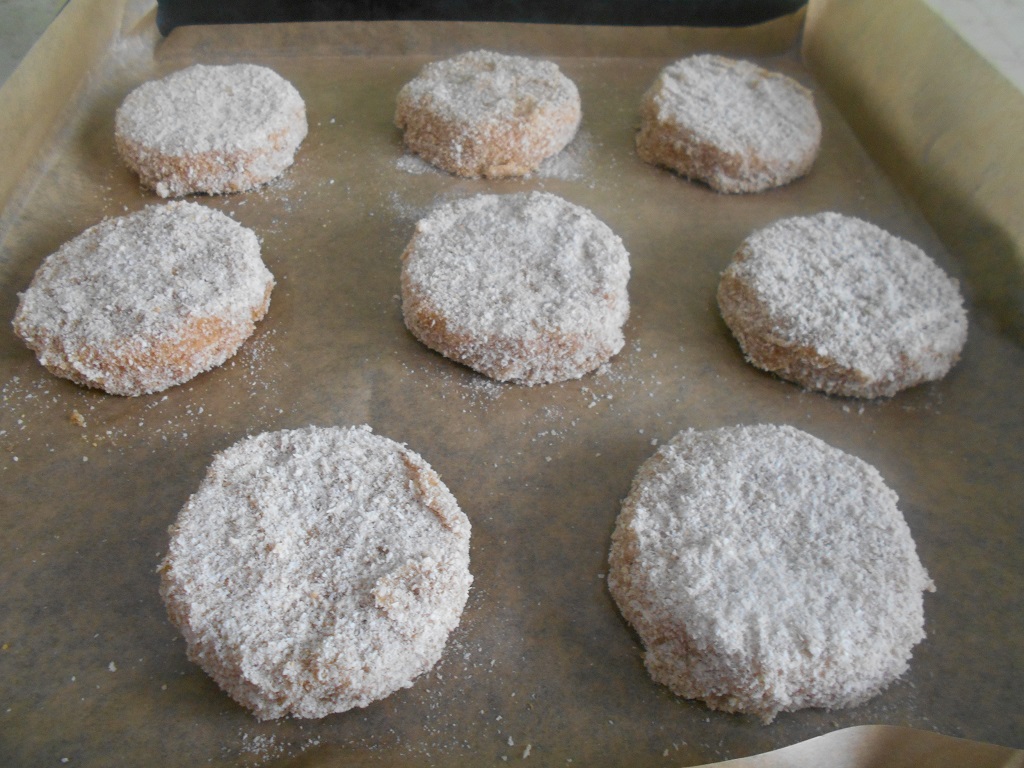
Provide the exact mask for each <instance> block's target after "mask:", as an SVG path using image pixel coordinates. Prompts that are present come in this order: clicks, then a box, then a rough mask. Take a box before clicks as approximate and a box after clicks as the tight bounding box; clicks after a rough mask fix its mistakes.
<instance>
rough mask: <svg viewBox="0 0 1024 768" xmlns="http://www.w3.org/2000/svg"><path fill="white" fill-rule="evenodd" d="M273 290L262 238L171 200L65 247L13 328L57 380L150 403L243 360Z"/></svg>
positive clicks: (40, 275) (23, 303) (47, 266)
mask: <svg viewBox="0 0 1024 768" xmlns="http://www.w3.org/2000/svg"><path fill="white" fill-rule="evenodd" d="M273 286H274V278H273V275H271V274H270V272H269V271H268V270H267V268H266V266H264V264H263V261H262V259H261V258H260V245H259V241H258V240H257V238H256V235H255V233H254V232H252V230H249V229H247V228H245V227H243V226H242V225H241V224H239V223H238V222H236V221H234V220H232V219H230V218H229V217H227V216H225V215H224V214H223V213H220V212H219V211H215V210H212V209H210V208H207V207H205V206H202V205H198V204H196V203H187V202H171V203H167V204H165V205H154V206H149V207H147V208H144V209H143V210H141V211H138V212H136V213H133V214H129V215H127V216H122V217H119V218H114V219H107V220H106V221H103V222H101V223H99V224H97V225H95V226H92V227H90V228H88V229H87V230H85V231H84V232H82V234H80V235H78V236H77V237H75V238H74V239H72V240H70V241H68V242H67V243H65V244H64V245H62V246H61V247H60V248H59V249H58V250H57V251H56V252H55V253H53V254H51V255H50V256H48V257H47V258H46V259H45V260H44V261H43V263H42V264H41V265H40V267H39V269H38V270H37V271H36V274H35V276H34V277H33V279H32V283H31V284H30V285H29V287H28V289H27V290H26V291H25V292H24V293H22V294H21V296H20V302H19V304H18V310H17V313H16V314H15V317H14V323H13V324H14V330H15V332H16V333H17V334H18V336H19V337H21V338H22V340H24V341H25V343H26V344H27V345H28V346H29V347H30V348H31V349H32V350H33V351H34V352H35V353H36V355H37V357H38V358H39V361H40V363H42V364H43V365H44V366H45V367H46V368H48V369H49V370H50V371H51V372H53V373H54V374H56V375H58V376H62V377H64V378H68V379H71V380H72V381H74V382H76V383H77V384H81V385H83V386H89V387H96V388H99V389H103V390H105V391H107V392H109V393H111V394H117V395H141V394H147V393H152V392H159V391H160V390H163V389H166V388H168V387H170V386H173V385H175V384H181V383H182V382H184V381H187V380H189V379H191V378H192V377H194V376H196V375H198V374H199V373H202V372H203V371H206V370H209V369H210V368H213V367H215V366H218V365H220V364H221V363H223V362H224V361H225V360H227V359H228V358H229V357H231V356H232V355H233V354H235V352H236V351H237V350H238V348H239V347H240V346H241V344H242V342H243V341H245V339H247V338H248V337H249V336H250V335H251V334H252V333H253V331H254V330H255V323H256V322H258V321H259V320H260V319H261V318H262V317H263V315H264V314H265V313H266V311H267V307H268V306H269V304H270V292H271V290H272V289H273Z"/></svg>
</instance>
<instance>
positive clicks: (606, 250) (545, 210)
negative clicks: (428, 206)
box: [402, 192, 629, 384]
mask: <svg viewBox="0 0 1024 768" xmlns="http://www.w3.org/2000/svg"><path fill="white" fill-rule="evenodd" d="M628 281H629V254H628V253H627V252H626V249H625V247H624V246H623V244H622V241H621V240H620V239H619V238H618V236H616V235H615V234H614V233H613V232H612V231H611V229H609V228H608V226H607V225H606V224H604V223H603V222H601V221H600V220H598V219H597V217H596V216H594V214H593V213H591V212H590V211H588V210H587V209H585V208H582V207H580V206H578V205H574V204H572V203H570V202H568V201H566V200H563V199H562V198H560V197H557V196H555V195H551V194H547V193H542V192H531V193H522V194H512V195H478V196H476V197H471V198H467V199H463V200H458V201H456V202H454V203H450V204H448V205H445V206H442V207H441V208H438V209H437V210H435V211H434V212H433V213H431V214H430V215H428V216H426V217H425V218H423V219H422V220H420V221H419V222H418V223H417V225H416V231H415V233H414V235H413V237H412V240H411V241H410V242H409V245H408V247H407V248H406V250H405V253H404V254H403V256H402V312H403V315H404V318H405V324H406V326H407V327H408V328H409V330H410V331H411V332H412V334H413V335H414V336H415V337H416V338H418V339H419V340H420V341H421V342H423V343H424V344H425V345H426V346H428V347H430V348H431V349H433V350H435V351H437V352H440V353H441V354H442V355H444V356H445V357H448V358H450V359H452V360H455V361H457V362H460V363H462V364H464V365H467V366H469V367H470V368H473V369H474V370H476V371H479V372H480V373H483V374H485V375H487V376H490V377H491V378H493V379H497V380H498V381H513V382H518V383H522V384H546V383H549V382H554V381H564V380H567V379H575V378H579V377H580V376H582V375H584V374H585V373H588V372H590V371H593V370H594V369H595V368H597V367H598V366H600V365H601V364H602V363H604V362H606V361H607V360H609V359H610V358H611V357H612V356H613V355H615V354H616V353H617V352H618V351H619V350H620V349H622V346H623V344H624V337H623V333H622V326H623V324H624V323H625V322H626V319H627V317H628V316H629V296H628V293H627V290H626V284H627V283H628Z"/></svg>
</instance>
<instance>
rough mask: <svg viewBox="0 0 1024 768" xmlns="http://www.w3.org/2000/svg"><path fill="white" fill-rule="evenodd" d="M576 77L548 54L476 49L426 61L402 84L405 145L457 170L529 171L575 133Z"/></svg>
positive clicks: (398, 120)
mask: <svg viewBox="0 0 1024 768" xmlns="http://www.w3.org/2000/svg"><path fill="white" fill-rule="evenodd" d="M580 117H581V110H580V97H579V92H578V91H577V90H576V85H575V84H574V83H573V82H572V81H571V80H570V79H569V78H567V77H566V76H565V75H563V74H562V72H561V71H560V70H559V69H558V66H557V65H555V64H554V63H552V62H550V61H542V60H538V59H530V58H526V57H523V56H506V55H504V54H500V53H494V52H492V51H473V52H470V53H464V54H462V55H460V56H456V57H454V58H451V59H446V60H444V61H437V62H432V63H430V64H427V65H426V66H425V67H423V70H422V71H421V72H420V74H419V75H417V76H416V77H415V78H414V79H413V80H411V81H410V82H408V83H406V85H405V86H404V87H403V88H402V89H401V90H400V91H399V93H398V97H397V104H396V110H395V124H396V125H397V126H398V127H399V128H400V129H401V130H402V131H403V136H404V139H405V144H406V146H407V147H408V148H409V149H410V150H412V151H413V152H415V153H416V154H417V155H419V156H420V157H422V158H423V159H424V160H426V161H427V162H429V163H431V164H433V165H435V166H437V167H438V168H441V169H443V170H445V171H448V172H449V173H453V174H456V175H458V176H467V177H478V176H484V177H488V178H496V177H503V176H524V175H526V174H528V173H530V172H531V171H533V170H535V169H536V168H537V166H539V165H540V164H541V162H542V161H543V160H545V159H546V158H548V157H550V156H552V155H554V154H556V153H557V152H559V151H561V150H562V148H563V147H565V145H566V144H568V143H569V142H570V141H572V138H573V136H575V135H576V129H577V128H578V127H579V123H580Z"/></svg>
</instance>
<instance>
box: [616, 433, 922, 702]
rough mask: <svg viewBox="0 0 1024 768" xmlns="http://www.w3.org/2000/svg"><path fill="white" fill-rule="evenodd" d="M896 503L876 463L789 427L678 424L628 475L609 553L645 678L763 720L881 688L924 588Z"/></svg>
mask: <svg viewBox="0 0 1024 768" xmlns="http://www.w3.org/2000/svg"><path fill="white" fill-rule="evenodd" d="M896 501H897V498H896V494H895V493H894V492H893V491H891V490H890V489H889V488H888V487H886V485H885V484H884V482H883V481H882V478H881V476H880V475H879V474H878V472H877V471H876V470H875V469H874V468H873V467H871V466H870V465H868V464H867V463H865V462H864V461H862V460H860V459H858V458H856V457H853V456H850V455H849V454H846V453H844V452H842V451H840V450H838V449H836V448H832V447H831V446H829V445H827V444H825V443H824V442H822V441H821V440H819V439H817V438H815V437H812V436H811V435H809V434H807V433H805V432H802V431H800V430H797V429H794V428H793V427H788V426H774V425H760V426H743V427H732V428H724V429H715V430H708V431H695V430H688V431H684V432H680V433H679V434H678V435H676V436H675V437H674V438H673V439H672V440H671V441H670V442H669V443H667V444H666V445H665V446H663V447H662V448H660V449H659V450H658V452H657V453H656V454H655V455H654V456H653V457H651V458H650V459H649V460H648V461H646V462H645V463H644V464H643V465H642V466H641V467H640V469H639V471H638V472H637V475H636V477H635V478H634V481H633V486H632V489H631V491H630V493H629V496H628V497H627V499H626V500H625V502H624V504H623V507H622V512H621V513H620V515H619V518H618V520H617V522H616V526H615V531H614V533H613V536H612V547H611V553H610V558H609V561H610V570H609V579H608V585H609V589H610V590H611V593H612V595H613V596H614V598H615V600H616V602H617V604H618V606H619V608H620V609H621V611H622V613H623V615H624V616H625V617H626V619H627V620H628V621H629V622H630V624H632V625H633V627H635V629H636V630H637V632H638V634H639V635H640V638H641V640H642V641H643V643H644V646H645V651H646V653H645V657H644V661H645V664H646V666H647V669H648V671H649V672H650V674H651V676H652V677H653V678H654V679H655V680H656V681H658V682H660V683H663V684H665V685H667V686H668V687H669V688H670V689H671V690H672V691H673V692H675V693H676V694H678V695H680V696H684V697H687V698H695V699H701V700H703V701H705V702H706V703H707V704H708V705H709V706H711V707H712V708H714V709H721V710H725V711H729V712H745V713H750V714H754V715H759V716H760V717H762V718H763V719H764V720H765V721H770V720H772V719H773V718H774V717H775V715H776V714H777V713H778V712H782V711H791V710H796V709H801V708H804V707H826V708H839V707H846V706H851V705H854V704H857V703H860V702H862V701H864V700H866V699H867V698H869V697H871V696H873V695H874V694H876V693H878V692H879V691H880V690H881V689H882V688H883V687H885V686H886V685H888V684H889V683H890V682H892V681H893V680H894V679H896V678H897V677H898V676H899V675H901V674H902V673H903V672H904V671H905V670H906V669H907V663H908V660H909V659H910V656H911V649H912V648H913V646H914V645H916V644H917V643H918V642H919V641H920V640H921V639H922V638H923V637H924V629H923V621H924V618H923V616H924V613H923V605H922V603H923V600H922V592H923V591H925V590H933V589H934V587H933V585H932V583H931V581H930V579H929V578H928V574H927V573H926V572H925V569H924V568H923V567H922V565H921V563H920V560H919V559H918V556H917V552H916V549H915V546H914V542H913V540H912V538H911V534H910V530H909V528H908V527H907V524H906V522H905V521H904V519H903V516H902V514H901V513H900V512H899V510H898V509H897V507H896Z"/></svg>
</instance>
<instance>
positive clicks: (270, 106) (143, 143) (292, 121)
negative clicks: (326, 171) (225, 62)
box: [114, 64, 307, 197]
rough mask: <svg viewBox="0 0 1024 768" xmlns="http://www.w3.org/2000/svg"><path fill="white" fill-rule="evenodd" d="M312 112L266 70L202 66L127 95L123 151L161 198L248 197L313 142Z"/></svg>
mask: <svg viewBox="0 0 1024 768" xmlns="http://www.w3.org/2000/svg"><path fill="white" fill-rule="evenodd" d="M306 130H307V125H306V105H305V103H304V102H303V100H302V97H301V96H300V95H299V92H298V91H297V90H295V88H294V86H292V84H291V83H289V82H288V81H287V80H285V79H284V78H282V77H281V76H280V75H278V74H277V73H276V72H274V71H273V70H271V69H268V68H267V67H261V66H256V65H253V64H233V65H230V66H206V65H202V64H196V65H194V66H191V67H188V68H186V69H182V70H179V71H177V72H174V73H172V74H170V75H168V76H167V77H164V78H162V79H160V80H152V81H150V82H147V83H143V84H142V85H140V86H139V87H138V88H136V89H135V90H134V91H132V92H131V93H129V94H128V96H127V97H126V98H125V100H124V102H123V103H122V104H121V106H120V108H119V109H118V110H117V115H116V117H115V121H114V138H115V140H116V143H117V149H118V152H119V153H120V155H121V157H122V158H123V160H124V162H125V163H126V164H127V165H128V167H129V168H130V169H131V170H133V171H134V172H135V173H137V174H138V175H139V178H140V180H141V181H142V184H143V186H145V187H147V188H148V189H152V190H153V191H155V192H156V193H157V194H158V195H160V197H180V196H182V195H188V194H192V193H196V192H203V193H207V194H220V193H224V192H242V191H245V190H247V189H252V188H253V187H256V186H258V185H260V184H264V183H266V182H268V181H271V180H272V179H274V178H276V177H277V176H279V175H280V174H281V173H283V172H284V170H285V169H286V168H287V167H288V166H290V165H291V164H292V161H293V160H294V158H295V150H296V149H298V146H299V144H300V143H301V142H302V140H303V138H305V136H306Z"/></svg>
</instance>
